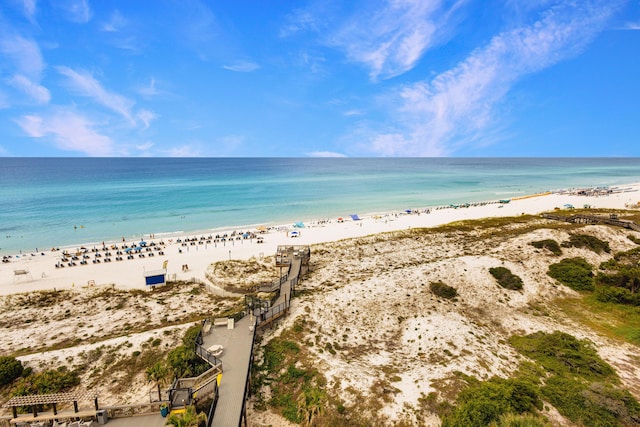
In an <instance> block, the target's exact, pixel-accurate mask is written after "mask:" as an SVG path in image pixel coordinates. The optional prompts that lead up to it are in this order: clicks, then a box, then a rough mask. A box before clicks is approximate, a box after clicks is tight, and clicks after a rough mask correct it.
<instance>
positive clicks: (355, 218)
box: [349, 214, 360, 221]
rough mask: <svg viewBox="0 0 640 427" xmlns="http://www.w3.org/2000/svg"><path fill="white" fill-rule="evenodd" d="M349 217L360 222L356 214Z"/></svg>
mask: <svg viewBox="0 0 640 427" xmlns="http://www.w3.org/2000/svg"><path fill="white" fill-rule="evenodd" d="M349 216H350V217H351V219H352V220H354V221H360V217H359V216H358V214H350V215H349Z"/></svg>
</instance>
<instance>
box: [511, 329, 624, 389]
mask: <svg viewBox="0 0 640 427" xmlns="http://www.w3.org/2000/svg"><path fill="white" fill-rule="evenodd" d="M510 341H511V344H512V345H513V346H514V347H515V348H516V349H517V350H518V351H519V352H520V353H522V354H524V355H525V356H527V357H530V358H531V359H533V360H535V361H537V362H538V363H539V364H540V365H542V367H544V368H545V369H546V370H547V371H549V372H552V373H554V374H559V375H563V374H567V373H571V374H572V375H580V376H582V377H584V378H588V379H604V378H608V377H612V378H615V372H614V370H613V368H612V367H611V366H609V364H607V363H606V362H605V361H604V360H602V359H601V358H600V356H598V353H597V352H596V350H595V349H594V348H593V346H592V345H591V343H590V342H589V341H586V340H579V339H577V338H576V337H574V336H572V335H569V334H566V333H564V332H559V331H555V332H553V333H545V332H535V333H533V334H529V335H526V336H514V337H511V340H510Z"/></svg>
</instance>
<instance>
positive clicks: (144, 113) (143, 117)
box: [136, 110, 158, 129]
mask: <svg viewBox="0 0 640 427" xmlns="http://www.w3.org/2000/svg"><path fill="white" fill-rule="evenodd" d="M136 117H137V118H138V119H139V120H140V121H142V123H143V124H144V128H145V129H147V128H149V125H150V124H151V122H152V121H153V120H155V119H157V118H158V116H157V115H156V114H155V113H153V112H151V111H148V110H140V111H138V113H137V114H136Z"/></svg>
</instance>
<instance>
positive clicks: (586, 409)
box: [542, 376, 640, 427]
mask: <svg viewBox="0 0 640 427" xmlns="http://www.w3.org/2000/svg"><path fill="white" fill-rule="evenodd" d="M542 394H543V395H544V397H545V398H546V399H548V400H549V403H551V404H552V405H553V406H555V407H556V408H557V409H558V412H560V414H562V415H564V416H565V417H567V418H569V419H570V420H571V421H573V422H574V423H578V424H579V425H583V426H585V427H600V426H632V425H638V420H640V405H639V404H638V402H637V401H636V400H635V399H634V398H633V396H631V394H629V392H628V391H626V390H619V389H617V388H614V387H613V386H611V385H609V384H603V383H599V382H595V383H591V384H586V383H584V382H581V381H578V380H577V379H575V378H571V377H564V376H562V377H561V376H553V377H551V378H549V379H548V380H547V381H546V385H545V386H544V387H543V388H542Z"/></svg>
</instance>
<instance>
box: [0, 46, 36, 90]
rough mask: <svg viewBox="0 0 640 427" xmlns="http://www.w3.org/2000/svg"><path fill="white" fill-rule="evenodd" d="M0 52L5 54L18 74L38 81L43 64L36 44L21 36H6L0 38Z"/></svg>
mask: <svg viewBox="0 0 640 427" xmlns="http://www.w3.org/2000/svg"><path fill="white" fill-rule="evenodd" d="M0 52H2V53H3V54H4V55H6V56H7V57H8V58H9V59H10V61H11V63H12V64H13V66H14V68H15V69H16V71H17V73H18V74H22V75H25V76H27V77H28V78H29V79H30V80H33V81H37V82H39V81H40V79H41V77H42V71H43V70H44V67H45V64H44V60H43V59H42V54H41V53H40V48H39V47H38V44H37V43H36V42H34V41H33V40H27V39H25V38H24V37H21V36H13V37H12V36H6V37H2V38H1V39H0Z"/></svg>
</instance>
